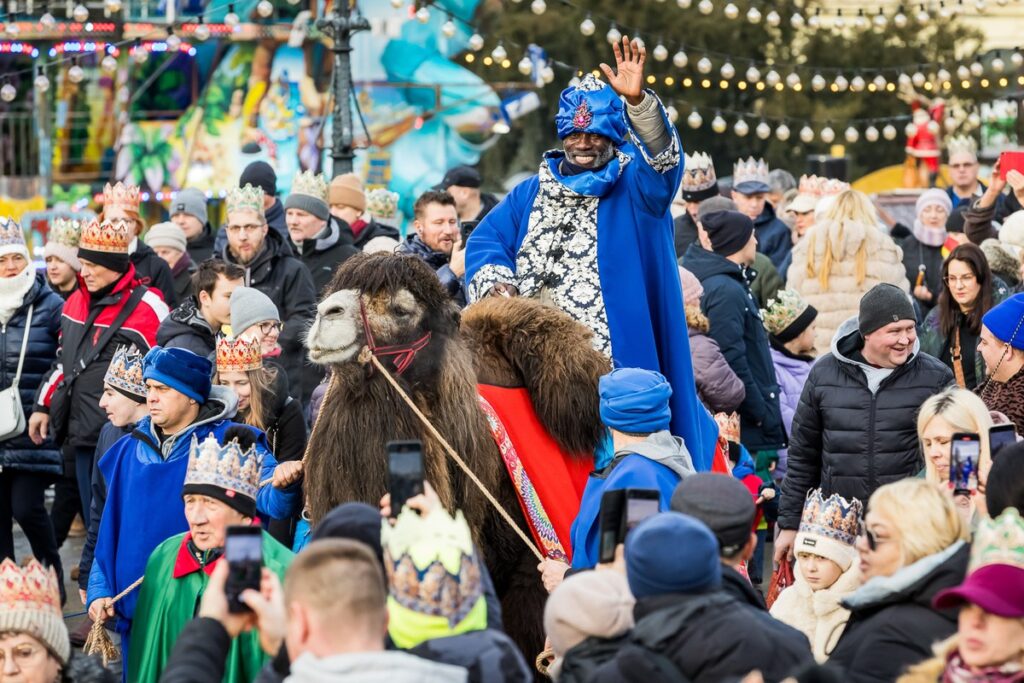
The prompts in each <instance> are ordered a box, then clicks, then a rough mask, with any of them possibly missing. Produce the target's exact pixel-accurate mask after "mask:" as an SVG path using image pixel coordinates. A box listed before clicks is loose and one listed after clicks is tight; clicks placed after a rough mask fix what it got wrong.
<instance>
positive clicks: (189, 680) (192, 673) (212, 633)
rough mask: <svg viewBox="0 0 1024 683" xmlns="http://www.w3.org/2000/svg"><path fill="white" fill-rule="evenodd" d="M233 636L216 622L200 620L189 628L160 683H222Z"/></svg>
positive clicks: (190, 623)
mask: <svg viewBox="0 0 1024 683" xmlns="http://www.w3.org/2000/svg"><path fill="white" fill-rule="evenodd" d="M230 648H231V636H229V635H228V632H227V630H225V628H224V626H223V625H222V624H221V623H220V622H219V621H217V620H216V619H211V618H209V617H196V618H195V619H193V620H192V621H190V622H188V624H186V625H185V628H183V629H182V631H181V633H180V634H178V640H177V641H176V642H175V643H174V649H173V650H171V654H170V656H169V657H168V658H167V665H166V666H165V667H164V670H163V673H161V674H160V683H220V682H221V681H222V680H223V679H224V670H225V668H226V667H225V661H226V660H227V656H228V650H229V649H230Z"/></svg>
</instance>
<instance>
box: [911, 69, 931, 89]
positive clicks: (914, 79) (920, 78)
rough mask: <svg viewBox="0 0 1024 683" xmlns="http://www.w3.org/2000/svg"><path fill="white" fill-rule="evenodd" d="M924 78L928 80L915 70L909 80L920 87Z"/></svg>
mask: <svg viewBox="0 0 1024 683" xmlns="http://www.w3.org/2000/svg"><path fill="white" fill-rule="evenodd" d="M926 80H928V79H927V78H926V77H925V75H924V74H923V73H921V72H920V71H915V72H914V75H913V76H911V77H910V82H911V83H913V84H914V87H915V88H920V87H922V86H923V85H924V82H925V81H926Z"/></svg>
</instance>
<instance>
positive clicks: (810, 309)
mask: <svg viewBox="0 0 1024 683" xmlns="http://www.w3.org/2000/svg"><path fill="white" fill-rule="evenodd" d="M817 317H818V311H817V310H816V309H815V308H814V306H811V305H810V304H809V303H807V302H806V301H804V299H803V297H802V296H800V294H799V293H798V292H797V291H796V290H795V289H780V290H779V291H778V292H777V293H776V294H775V298H774V299H769V300H768V307H767V308H762V309H761V318H762V319H763V321H764V328H765V329H766V330H768V334H770V335H772V336H773V337H775V338H776V339H778V340H779V341H780V342H782V343H783V344H785V343H786V342H788V341H792V340H794V339H796V338H797V337H799V336H800V335H801V334H803V332H804V330H806V329H807V328H808V327H810V325H811V323H813V322H814V319H815V318H817Z"/></svg>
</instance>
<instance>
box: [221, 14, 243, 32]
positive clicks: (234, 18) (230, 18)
mask: <svg viewBox="0 0 1024 683" xmlns="http://www.w3.org/2000/svg"><path fill="white" fill-rule="evenodd" d="M241 21H242V20H241V19H239V18H238V15H237V14H235V13H234V12H233V11H229V12H228V13H227V14H225V15H224V23H225V24H227V25H228V26H230V27H231V28H234V27H235V26H238V24H239V23H241Z"/></svg>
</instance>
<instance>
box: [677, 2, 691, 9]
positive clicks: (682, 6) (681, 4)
mask: <svg viewBox="0 0 1024 683" xmlns="http://www.w3.org/2000/svg"><path fill="white" fill-rule="evenodd" d="M676 4H677V5H679V9H690V5H692V4H693V0H676Z"/></svg>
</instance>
